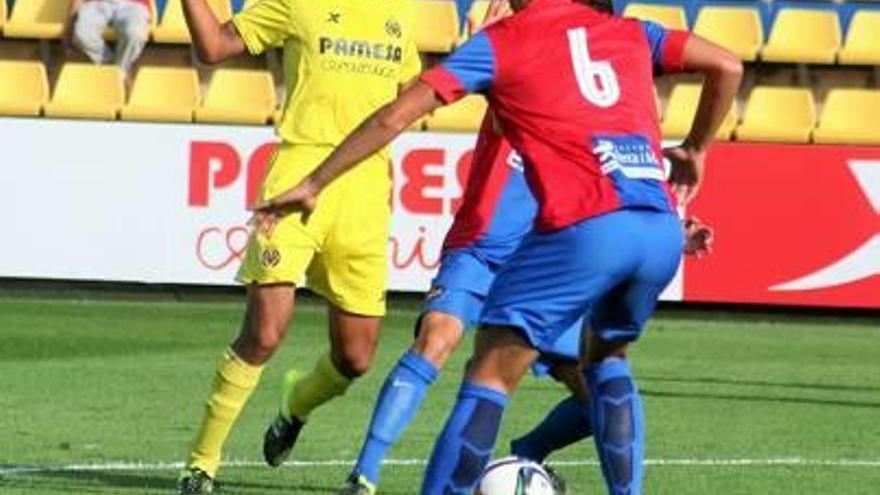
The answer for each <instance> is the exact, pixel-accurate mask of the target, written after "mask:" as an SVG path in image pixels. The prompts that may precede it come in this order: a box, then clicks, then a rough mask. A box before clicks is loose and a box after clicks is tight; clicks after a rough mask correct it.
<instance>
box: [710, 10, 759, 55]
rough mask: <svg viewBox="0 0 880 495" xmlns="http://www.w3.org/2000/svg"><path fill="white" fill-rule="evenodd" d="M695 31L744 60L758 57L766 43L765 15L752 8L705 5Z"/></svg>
mask: <svg viewBox="0 0 880 495" xmlns="http://www.w3.org/2000/svg"><path fill="white" fill-rule="evenodd" d="M694 33H696V34H698V35H700V36H702V37H704V38H706V39H708V40H710V41H713V42H715V43H718V44H719V45H721V46H723V47H725V48H727V49H728V50H730V51H732V52H733V53H735V54H736V55H737V56H738V57H739V58H741V59H742V60H749V61H752V60H755V59H756V58H757V57H758V50H760V49H761V46H762V45H763V44H764V30H763V28H762V27H761V17H760V16H759V15H758V11H757V10H756V9H753V8H748V7H716V6H706V7H703V8H702V9H700V13H699V15H698V16H697V22H696V24H695V25H694Z"/></svg>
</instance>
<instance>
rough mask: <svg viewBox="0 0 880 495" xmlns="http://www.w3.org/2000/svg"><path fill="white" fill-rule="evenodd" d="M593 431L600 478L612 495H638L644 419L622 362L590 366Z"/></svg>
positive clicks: (638, 399) (588, 377)
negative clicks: (600, 466) (603, 477)
mask: <svg viewBox="0 0 880 495" xmlns="http://www.w3.org/2000/svg"><path fill="white" fill-rule="evenodd" d="M586 376H587V383H588V384H589V386H590V394H591V395H592V398H593V429H594V430H595V432H596V434H595V442H596V450H597V451H598V453H599V461H600V462H601V464H602V474H603V475H605V482H606V484H607V485H608V493H610V494H611V495H641V493H642V461H643V458H644V442H645V425H644V422H645V419H644V416H643V415H642V404H641V399H640V398H639V391H638V390H637V389H636V384H635V382H634V381H633V377H632V374H631V373H630V371H629V365H628V364H627V362H626V360H625V359H620V358H607V359H605V360H604V361H602V362H601V363H598V364H595V365H593V366H590V368H589V369H587V372H586Z"/></svg>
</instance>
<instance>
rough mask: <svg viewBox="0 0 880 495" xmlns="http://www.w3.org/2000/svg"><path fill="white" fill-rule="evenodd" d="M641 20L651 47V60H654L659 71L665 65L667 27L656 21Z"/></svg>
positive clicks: (655, 67)
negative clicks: (664, 52)
mask: <svg viewBox="0 0 880 495" xmlns="http://www.w3.org/2000/svg"><path fill="white" fill-rule="evenodd" d="M640 22H641V23H642V28H643V29H644V30H645V37H646V38H648V46H650V47H651V60H652V61H653V62H654V69H655V70H656V71H658V72H659V71H660V70H661V68H662V67H663V46H664V45H665V43H666V36H667V31H666V28H665V27H663V26H661V25H660V24H657V23H656V22H651V21H640Z"/></svg>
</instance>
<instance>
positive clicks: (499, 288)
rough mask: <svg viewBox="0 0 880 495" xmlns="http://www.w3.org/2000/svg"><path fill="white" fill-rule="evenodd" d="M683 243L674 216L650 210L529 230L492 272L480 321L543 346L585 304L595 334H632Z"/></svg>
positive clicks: (549, 347)
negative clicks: (519, 333) (558, 227)
mask: <svg viewBox="0 0 880 495" xmlns="http://www.w3.org/2000/svg"><path fill="white" fill-rule="evenodd" d="M683 244H684V236H683V232H682V228H681V222H680V221H679V219H678V217H677V216H676V215H674V214H672V213H662V212H658V211H651V210H620V211H616V212H613V213H608V214H606V215H602V216H599V217H595V218H590V219H587V220H583V221H581V222H579V223H576V224H574V225H572V226H570V227H567V228H564V229H561V230H558V231H555V232H551V233H540V232H532V233H530V234H529V235H528V236H527V237H526V238H525V239H524V240H523V243H522V244H521V245H520V247H519V249H518V250H517V251H516V253H514V254H513V256H512V258H511V260H510V261H509V262H508V263H507V264H506V265H505V266H504V267H502V268H501V270H500V272H499V273H498V275H497V277H496V278H495V284H494V285H493V286H492V290H491V291H490V293H489V296H488V297H487V299H486V304H485V308H484V311H483V315H482V316H481V318H480V322H481V323H482V324H483V325H491V326H509V327H516V328H519V329H520V330H521V331H522V332H523V335H524V336H525V338H526V339H527V340H528V341H529V342H530V343H531V345H532V346H533V347H535V348H536V349H538V350H539V351H542V352H546V353H550V352H552V351H553V349H554V347H555V346H556V342H557V341H558V340H559V339H560V338H561V337H562V336H563V335H564V334H565V332H566V331H568V330H569V329H570V328H571V327H572V325H574V324H575V323H576V322H577V320H578V319H579V318H581V317H582V316H583V315H584V314H586V313H587V310H589V311H590V327H591V329H592V330H593V331H594V332H596V333H597V335H598V336H599V338H601V339H603V340H609V341H627V342H628V341H633V340H636V339H637V338H638V337H639V335H641V332H642V329H643V327H644V325H645V323H646V322H647V320H648V318H649V317H650V316H651V314H652V313H653V312H654V308H655V306H656V304H657V298H658V297H659V296H660V293H661V292H662V291H663V289H664V288H665V287H666V285H667V284H669V282H670V281H671V280H672V278H673V277H674V275H675V272H676V271H677V270H678V265H679V263H680V261H681V253H682V247H683Z"/></svg>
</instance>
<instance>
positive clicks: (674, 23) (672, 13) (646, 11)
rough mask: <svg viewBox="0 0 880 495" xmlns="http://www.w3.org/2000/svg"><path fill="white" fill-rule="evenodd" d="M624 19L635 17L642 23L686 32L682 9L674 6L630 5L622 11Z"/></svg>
mask: <svg viewBox="0 0 880 495" xmlns="http://www.w3.org/2000/svg"><path fill="white" fill-rule="evenodd" d="M623 15H624V16H626V17H635V18H637V19H642V20H643V21H653V22H656V23H658V24H662V25H663V26H664V27H666V28H668V29H682V30H687V20H686V19H685V16H684V9H683V8H682V7H679V6H676V5H653V4H645V3H631V4H629V5H627V6H626V8H625V9H624V10H623Z"/></svg>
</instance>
